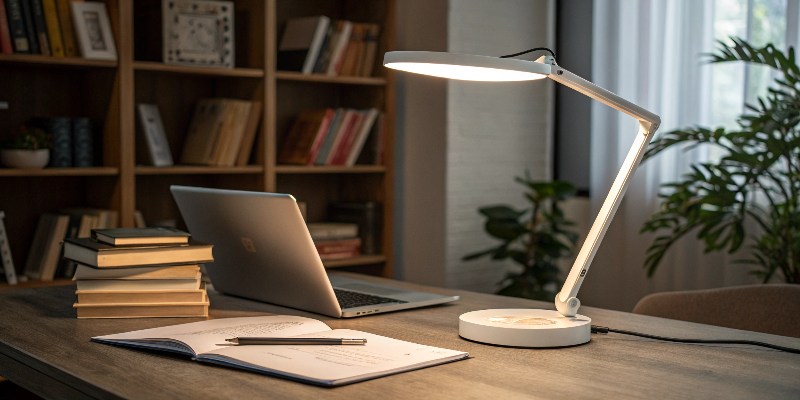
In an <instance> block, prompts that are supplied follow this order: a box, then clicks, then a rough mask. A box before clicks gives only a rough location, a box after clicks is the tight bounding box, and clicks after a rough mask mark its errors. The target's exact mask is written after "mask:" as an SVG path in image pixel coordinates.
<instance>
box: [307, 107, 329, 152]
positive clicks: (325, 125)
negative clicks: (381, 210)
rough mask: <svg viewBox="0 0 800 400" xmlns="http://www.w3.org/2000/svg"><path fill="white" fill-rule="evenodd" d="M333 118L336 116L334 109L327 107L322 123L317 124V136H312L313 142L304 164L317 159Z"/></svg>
mask: <svg viewBox="0 0 800 400" xmlns="http://www.w3.org/2000/svg"><path fill="white" fill-rule="evenodd" d="M335 118H336V111H334V110H332V109H328V111H327V113H326V114H325V119H323V120H322V124H320V126H319V130H318V131H317V136H316V137H315V138H314V142H313V143H312V144H311V149H310V150H309V151H308V159H307V160H306V165H314V162H315V161H316V159H317V155H318V154H319V152H320V150H321V149H322V145H323V144H324V143H325V140H326V139H327V138H328V134H329V133H330V130H331V125H332V124H333V121H334V119H335Z"/></svg>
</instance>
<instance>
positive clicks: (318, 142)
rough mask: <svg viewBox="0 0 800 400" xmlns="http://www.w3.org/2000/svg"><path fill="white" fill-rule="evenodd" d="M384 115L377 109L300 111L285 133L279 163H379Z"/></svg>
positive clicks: (382, 147) (350, 165) (381, 161)
mask: <svg viewBox="0 0 800 400" xmlns="http://www.w3.org/2000/svg"><path fill="white" fill-rule="evenodd" d="M384 135H385V133H384V117H383V114H382V113H380V112H379V111H378V110H377V109H375V108H371V109H368V110H353V109H345V108H339V109H336V110H334V109H331V108H328V109H321V110H303V111H301V112H300V114H298V115H297V119H295V123H294V125H293V126H292V130H291V131H289V133H288V134H287V135H286V138H285V139H284V140H283V144H282V145H281V151H280V153H279V154H278V163H279V164H298V165H339V166H348V167H352V166H354V165H356V164H357V163H358V164H374V165H381V164H382V163H383V156H382V155H381V154H382V153H383V152H385V149H384V148H385V143H383V142H384V139H383V137H384Z"/></svg>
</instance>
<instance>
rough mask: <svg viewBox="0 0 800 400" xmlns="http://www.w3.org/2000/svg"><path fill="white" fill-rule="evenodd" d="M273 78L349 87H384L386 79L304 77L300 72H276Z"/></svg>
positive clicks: (314, 75) (312, 75)
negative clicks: (347, 85) (346, 85)
mask: <svg viewBox="0 0 800 400" xmlns="http://www.w3.org/2000/svg"><path fill="white" fill-rule="evenodd" d="M275 78H276V79H278V80H284V81H300V82H321V83H339V84H349V85H371V86H384V85H386V78H382V77H366V76H328V75H321V74H311V75H305V74H301V73H300V72H291V71H276V72H275Z"/></svg>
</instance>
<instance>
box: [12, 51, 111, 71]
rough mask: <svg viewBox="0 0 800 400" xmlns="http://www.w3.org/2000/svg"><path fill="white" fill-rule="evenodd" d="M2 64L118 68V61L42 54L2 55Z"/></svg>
mask: <svg viewBox="0 0 800 400" xmlns="http://www.w3.org/2000/svg"><path fill="white" fill-rule="evenodd" d="M0 64H18V65H41V66H48V67H68V68H116V67H117V62H116V61H106V60H87V59H85V58H81V57H53V56H43V55H40V54H0Z"/></svg>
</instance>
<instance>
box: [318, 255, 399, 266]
mask: <svg viewBox="0 0 800 400" xmlns="http://www.w3.org/2000/svg"><path fill="white" fill-rule="evenodd" d="M383 262H386V256H383V255H374V256H373V255H370V256H358V257H354V258H345V259H343V260H325V261H323V262H322V264H323V265H324V266H325V268H341V267H352V266H355V265H367V264H379V263H383Z"/></svg>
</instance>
